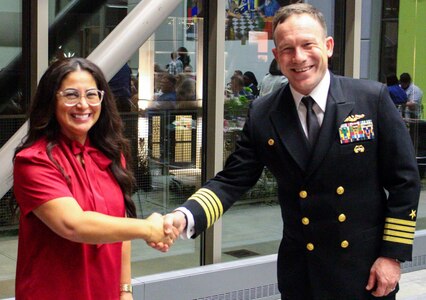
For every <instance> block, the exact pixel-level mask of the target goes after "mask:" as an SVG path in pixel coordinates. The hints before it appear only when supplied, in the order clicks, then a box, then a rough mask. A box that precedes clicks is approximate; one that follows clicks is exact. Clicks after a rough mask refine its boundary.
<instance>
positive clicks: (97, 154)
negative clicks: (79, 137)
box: [61, 135, 112, 170]
mask: <svg viewBox="0 0 426 300" xmlns="http://www.w3.org/2000/svg"><path fill="white" fill-rule="evenodd" d="M61 139H62V140H63V141H64V142H65V144H66V145H67V146H68V147H70V149H71V152H72V153H73V154H74V155H79V154H82V155H84V154H88V155H89V156H90V157H91V158H92V160H93V161H94V162H95V163H96V165H97V166H98V167H99V168H100V169H101V170H106V169H107V168H108V167H109V165H110V164H111V163H112V160H111V159H109V158H108V157H106V155H105V154H103V153H102V152H101V151H100V150H99V149H97V148H94V147H93V146H92V144H91V143H90V139H89V137H87V139H86V142H85V143H84V145H82V144H81V143H79V142H77V141H73V140H70V139H69V138H68V137H66V136H64V135H61Z"/></svg>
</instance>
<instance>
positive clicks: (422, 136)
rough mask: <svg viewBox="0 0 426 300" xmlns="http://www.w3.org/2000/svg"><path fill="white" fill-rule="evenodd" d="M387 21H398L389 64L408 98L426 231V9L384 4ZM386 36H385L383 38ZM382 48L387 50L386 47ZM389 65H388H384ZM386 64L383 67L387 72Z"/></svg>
mask: <svg viewBox="0 0 426 300" xmlns="http://www.w3.org/2000/svg"><path fill="white" fill-rule="evenodd" d="M383 7H384V8H383V9H384V13H383V15H384V18H383V21H382V22H386V20H387V17H388V16H389V15H390V16H389V18H396V22H395V21H394V22H393V23H394V24H396V25H394V26H393V27H392V28H393V30H394V34H393V36H394V37H395V38H394V40H393V41H396V42H394V43H393V44H394V45H395V52H394V57H393V58H392V59H390V60H389V61H388V64H389V65H393V66H395V70H396V71H395V73H394V74H396V75H397V77H398V79H399V84H400V86H401V87H402V88H403V89H404V90H405V92H406V94H407V96H408V102H407V103H406V105H403V106H401V107H400V110H401V113H402V116H403V117H404V120H405V122H406V123H407V127H408V129H409V132H410V136H411V138H412V140H413V145H414V149H415V151H416V157H417V164H418V167H419V173H420V177H421V179H422V191H421V194H420V202H419V208H418V210H417V228H416V229H417V230H421V229H426V210H425V208H426V198H425V196H426V194H425V191H424V189H425V184H426V176H425V175H426V173H425V170H426V121H425V115H424V102H423V101H424V97H423V93H424V91H426V77H425V75H424V74H426V66H425V64H424V63H423V60H422V55H421V54H420V52H421V49H424V47H425V46H426V44H425V41H424V39H423V33H422V31H421V30H420V27H423V26H424V23H425V20H424V12H425V9H426V6H425V4H424V3H422V1H412V2H411V1H396V0H394V1H390V0H387V1H383ZM384 34H385V33H383V34H382V35H384ZM382 47H387V44H385V45H383V44H382ZM385 63H386V62H385ZM385 66H386V64H384V65H382V67H384V68H383V69H384V70H386V67H385Z"/></svg>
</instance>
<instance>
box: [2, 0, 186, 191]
mask: <svg viewBox="0 0 426 300" xmlns="http://www.w3.org/2000/svg"><path fill="white" fill-rule="evenodd" d="M181 2H182V0H143V1H141V2H140V3H139V4H138V5H136V6H135V7H134V8H133V10H132V11H131V12H130V13H129V14H128V15H127V16H126V17H125V18H124V19H123V21H121V22H120V24H118V25H117V27H116V28H115V29H114V30H113V31H112V32H111V33H110V34H109V35H108V36H107V37H106V38H105V39H104V40H103V41H102V43H101V44H100V45H99V46H98V47H97V48H96V49H95V50H94V51H93V52H92V53H91V54H90V55H89V56H88V57H87V58H88V59H89V60H91V61H92V62H94V63H95V64H97V65H98V66H99V67H100V68H101V70H102V71H103V72H104V75H105V77H106V79H107V80H109V79H111V78H112V77H113V76H114V75H115V73H116V72H117V71H118V70H119V69H120V68H121V67H122V66H123V65H124V64H125V63H126V62H127V61H128V60H129V58H130V57H131V56H132V55H133V53H135V52H136V50H138V49H139V47H141V46H142V45H143V44H144V43H145V41H147V40H148V38H149V37H150V36H151V35H152V34H153V33H154V32H155V30H156V29H157V28H158V27H159V26H160V25H161V23H162V22H163V21H164V20H165V19H166V18H167V17H168V16H169V15H170V14H171V13H172V12H173V10H174V9H175V8H176V7H177V6H178V5H179V3H181ZM27 128H28V121H27V122H25V124H24V125H22V127H21V128H20V129H19V130H18V131H17V132H16V133H15V134H14V135H13V136H12V137H11V138H10V139H9V140H8V141H7V142H6V144H4V145H3V147H1V149H0V165H1V168H0V198H2V197H3V196H4V195H5V194H6V193H7V192H8V191H9V190H10V189H11V188H12V186H13V176H12V172H13V161H12V160H13V154H14V151H15V148H16V147H17V146H18V145H19V144H20V142H21V141H22V139H23V138H24V137H25V135H26V133H27Z"/></svg>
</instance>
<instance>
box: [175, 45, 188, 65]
mask: <svg viewBox="0 0 426 300" xmlns="http://www.w3.org/2000/svg"><path fill="white" fill-rule="evenodd" d="M177 53H178V56H179V57H178V59H179V60H180V61H181V62H182V64H183V67H184V68H185V67H187V66H189V65H190V64H191V58H190V57H189V55H188V49H186V48H185V47H179V48H178V49H177Z"/></svg>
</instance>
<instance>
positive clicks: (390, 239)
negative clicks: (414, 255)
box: [383, 235, 413, 245]
mask: <svg viewBox="0 0 426 300" xmlns="http://www.w3.org/2000/svg"><path fill="white" fill-rule="evenodd" d="M383 240H385V241H388V242H394V243H400V244H407V245H412V244H413V240H411V239H410V240H407V239H404V238H398V237H393V236H388V235H385V236H383Z"/></svg>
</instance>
